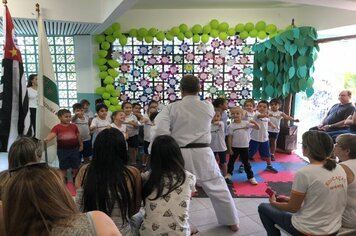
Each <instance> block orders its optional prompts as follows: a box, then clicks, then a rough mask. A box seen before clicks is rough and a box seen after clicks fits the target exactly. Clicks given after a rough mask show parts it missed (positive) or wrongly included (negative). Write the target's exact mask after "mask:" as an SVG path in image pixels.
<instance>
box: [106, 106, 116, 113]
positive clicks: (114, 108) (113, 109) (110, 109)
mask: <svg viewBox="0 0 356 236" xmlns="http://www.w3.org/2000/svg"><path fill="white" fill-rule="evenodd" d="M108 110H109V111H111V112H115V111H116V107H115V106H109V108H108Z"/></svg>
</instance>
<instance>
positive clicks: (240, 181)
mask: <svg viewBox="0 0 356 236" xmlns="http://www.w3.org/2000/svg"><path fill="white" fill-rule="evenodd" d="M255 160H256V161H252V162H250V163H251V166H252V170H253V172H254V174H255V178H256V180H257V182H258V185H251V184H250V183H249V182H248V181H247V177H246V174H245V172H244V173H238V169H239V166H240V164H241V163H240V162H239V161H236V163H235V169H234V174H233V176H232V181H233V186H230V187H229V189H230V192H231V195H232V197H234V198H244V197H245V198H264V197H268V196H267V194H266V193H265V190H266V188H268V187H270V188H272V189H273V190H274V191H276V192H277V193H278V194H282V195H289V193H290V191H291V188H292V181H293V179H294V174H295V172H296V171H297V170H299V169H300V168H302V167H304V166H306V165H307V163H306V162H305V161H304V160H303V159H301V158H300V157H298V156H297V155H296V154H290V155H287V154H282V153H277V154H276V160H275V161H273V162H272V165H273V166H274V168H276V169H277V170H278V171H279V172H278V173H277V174H273V173H270V172H266V171H264V169H265V168H266V162H265V161H263V160H261V159H260V157H259V156H257V155H256V156H255ZM197 190H198V192H197V193H196V194H195V196H194V197H207V195H206V193H204V191H203V190H202V189H201V188H197Z"/></svg>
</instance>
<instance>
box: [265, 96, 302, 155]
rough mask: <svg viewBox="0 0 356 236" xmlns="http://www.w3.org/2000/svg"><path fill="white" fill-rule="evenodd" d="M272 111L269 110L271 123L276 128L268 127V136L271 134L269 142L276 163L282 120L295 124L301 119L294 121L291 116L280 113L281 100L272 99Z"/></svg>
mask: <svg viewBox="0 0 356 236" xmlns="http://www.w3.org/2000/svg"><path fill="white" fill-rule="evenodd" d="M270 105H271V109H270V110H269V112H268V114H269V118H270V120H271V122H272V123H273V124H274V126H275V128H273V127H268V134H269V142H270V145H271V160H272V161H274V160H275V157H274V153H275V151H276V146H277V139H278V135H279V131H280V125H281V120H282V119H285V120H289V121H294V122H299V119H294V118H293V117H291V116H288V115H287V114H285V113H284V112H282V111H280V110H279V108H280V106H281V101H280V100H279V99H276V98H274V99H272V100H271V101H270Z"/></svg>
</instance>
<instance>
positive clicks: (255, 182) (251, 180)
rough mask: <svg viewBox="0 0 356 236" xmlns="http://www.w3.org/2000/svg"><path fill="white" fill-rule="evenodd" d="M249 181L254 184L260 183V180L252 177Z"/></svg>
mask: <svg viewBox="0 0 356 236" xmlns="http://www.w3.org/2000/svg"><path fill="white" fill-rule="evenodd" d="M248 181H250V184H252V185H257V184H258V182H257V181H256V179H255V178H251V179H249V180H248Z"/></svg>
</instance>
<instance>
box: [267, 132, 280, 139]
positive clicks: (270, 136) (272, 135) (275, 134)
mask: <svg viewBox="0 0 356 236" xmlns="http://www.w3.org/2000/svg"><path fill="white" fill-rule="evenodd" d="M278 135H279V133H275V132H268V138H269V139H278Z"/></svg>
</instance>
